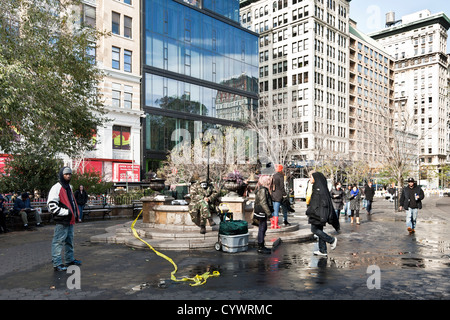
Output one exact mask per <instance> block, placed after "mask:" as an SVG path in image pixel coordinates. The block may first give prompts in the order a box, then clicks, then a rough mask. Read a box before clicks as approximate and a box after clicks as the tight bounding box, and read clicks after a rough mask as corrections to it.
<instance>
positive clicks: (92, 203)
mask: <svg viewBox="0 0 450 320" xmlns="http://www.w3.org/2000/svg"><path fill="white" fill-rule="evenodd" d="M110 213H111V207H110V205H109V204H107V203H106V201H105V200H104V199H95V200H89V201H88V203H86V205H85V206H84V209H83V220H84V219H86V218H89V219H91V215H92V217H94V216H97V215H99V214H101V215H102V217H103V219H105V216H108V218H111V216H110Z"/></svg>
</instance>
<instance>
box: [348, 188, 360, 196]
mask: <svg viewBox="0 0 450 320" xmlns="http://www.w3.org/2000/svg"><path fill="white" fill-rule="evenodd" d="M358 193H359V189H356V191H353V189H352V191H350V194H351V195H352V196H354V197H356V196H357V195H358Z"/></svg>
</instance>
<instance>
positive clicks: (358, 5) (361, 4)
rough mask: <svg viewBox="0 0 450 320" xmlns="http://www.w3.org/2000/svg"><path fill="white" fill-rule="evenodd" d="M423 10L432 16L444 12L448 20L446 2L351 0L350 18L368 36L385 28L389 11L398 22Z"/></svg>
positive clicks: (447, 2) (448, 5) (447, 4)
mask: <svg viewBox="0 0 450 320" xmlns="http://www.w3.org/2000/svg"><path fill="white" fill-rule="evenodd" d="M425 9H428V10H430V11H431V13H432V14H434V13H438V12H444V13H445V14H446V15H447V16H448V17H449V18H450V1H448V0H446V1H445V0H428V1H424V0H369V1H368V0H352V1H351V2H350V18H351V19H353V20H355V21H356V22H357V27H358V29H359V30H360V31H362V32H364V33H366V34H368V33H372V32H375V31H378V30H381V29H384V28H385V26H386V13H388V12H390V11H394V12H395V20H400V19H401V18H402V16H404V15H407V14H411V13H414V12H417V11H421V10H425ZM448 42H450V39H449V41H448ZM447 50H448V49H447Z"/></svg>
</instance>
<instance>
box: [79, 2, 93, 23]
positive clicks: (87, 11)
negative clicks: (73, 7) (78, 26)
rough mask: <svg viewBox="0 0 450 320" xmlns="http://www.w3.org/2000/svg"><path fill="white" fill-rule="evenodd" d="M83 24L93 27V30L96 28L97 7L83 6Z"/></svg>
mask: <svg viewBox="0 0 450 320" xmlns="http://www.w3.org/2000/svg"><path fill="white" fill-rule="evenodd" d="M82 6H83V7H82V16H81V19H82V22H83V23H84V24H85V25H88V26H91V27H92V28H95V22H96V18H95V7H93V6H90V5H87V4H83V5H82Z"/></svg>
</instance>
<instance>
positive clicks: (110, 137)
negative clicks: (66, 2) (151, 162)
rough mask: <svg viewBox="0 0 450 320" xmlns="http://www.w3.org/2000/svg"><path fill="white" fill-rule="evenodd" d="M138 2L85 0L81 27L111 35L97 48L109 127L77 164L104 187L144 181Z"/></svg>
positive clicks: (101, 87)
mask: <svg viewBox="0 0 450 320" xmlns="http://www.w3.org/2000/svg"><path fill="white" fill-rule="evenodd" d="M140 2H141V1H138V0H83V4H82V5H81V8H80V14H81V18H82V19H83V21H85V22H87V23H90V24H92V26H95V27H96V28H97V29H98V30H100V31H107V32H108V31H109V32H111V35H110V36H105V37H103V38H102V39H100V41H99V43H97V46H98V48H97V50H93V51H92V55H93V56H94V55H95V61H96V64H97V66H98V67H99V68H100V69H101V70H103V72H104V73H105V77H104V79H103V82H102V83H101V84H100V87H99V90H100V92H101V94H102V95H103V101H104V104H105V107H106V110H107V112H108V114H107V117H108V118H109V119H111V121H110V122H109V123H108V124H107V125H106V126H105V127H104V128H97V136H96V137H95V141H96V150H95V151H91V152H86V153H85V154H82V155H81V156H80V159H73V162H72V165H73V166H80V168H81V170H95V171H97V172H99V173H100V174H102V175H103V176H104V178H105V180H106V181H114V182H125V181H128V182H130V181H133V182H134V181H140V178H141V177H140V168H141V144H142V143H141V119H142V118H143V114H144V113H143V111H141V105H140V101H141V99H140V90H141V87H140V83H141V63H140V47H141V46H140V40H141V34H140Z"/></svg>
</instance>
